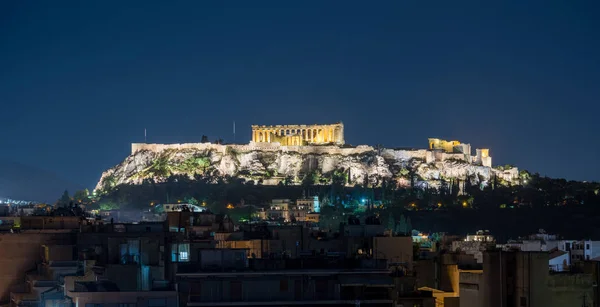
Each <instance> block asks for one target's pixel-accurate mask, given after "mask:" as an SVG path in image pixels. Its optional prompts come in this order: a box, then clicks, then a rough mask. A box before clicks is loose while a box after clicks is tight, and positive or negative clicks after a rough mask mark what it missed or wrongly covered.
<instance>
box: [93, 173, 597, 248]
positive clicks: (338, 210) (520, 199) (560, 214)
mask: <svg viewBox="0 0 600 307" xmlns="http://www.w3.org/2000/svg"><path fill="white" fill-rule="evenodd" d="M599 191H600V184H599V183H587V182H579V181H567V180H564V179H552V178H547V177H541V176H539V175H537V174H534V175H528V176H527V178H526V180H524V181H523V184H521V185H505V184H503V183H502V182H498V181H496V180H492V181H491V182H489V184H487V185H486V186H485V187H481V186H479V185H471V184H470V183H469V181H468V180H466V181H459V180H448V181H444V180H442V182H441V184H440V187H439V188H437V189H434V188H429V187H427V185H425V187H423V185H420V187H419V188H416V187H398V186H396V185H395V184H394V183H393V182H387V181H382V182H380V183H379V185H378V186H376V187H372V186H369V185H368V184H366V185H364V186H363V185H357V186H354V187H345V186H344V185H343V183H342V182H335V181H334V182H333V183H332V184H330V185H312V184H303V185H291V184H286V182H285V181H282V182H281V183H280V184H279V185H276V186H266V185H262V184H260V183H256V182H253V181H245V180H244V179H240V178H234V177H226V178H216V179H215V178H211V177H201V176H197V177H196V178H194V179H190V178H188V177H187V176H171V177H169V178H168V179H167V180H166V181H165V182H160V183H157V182H154V181H153V180H144V182H143V183H142V184H140V185H119V186H116V187H113V188H111V189H109V190H106V191H103V192H102V193H101V194H100V195H98V201H97V204H99V206H100V207H101V208H104V209H110V208H129V209H134V208H139V209H142V208H149V206H151V204H159V203H175V202H188V203H194V204H200V205H203V206H206V207H208V208H209V209H211V210H212V211H214V212H217V213H225V212H230V211H228V209H227V206H228V205H232V206H234V207H239V206H248V205H252V207H261V206H264V205H266V204H268V203H270V201H271V200H272V199H275V198H289V199H292V200H293V199H297V198H301V197H303V196H319V199H320V200H321V203H322V205H321V206H322V218H323V219H327V218H328V216H331V215H340V214H342V213H344V214H363V212H364V210H365V208H372V209H371V210H372V211H373V212H374V213H378V214H379V215H380V216H381V217H382V220H383V221H384V222H385V220H386V219H387V218H388V216H393V217H394V218H396V219H398V217H399V216H400V215H406V216H409V217H411V219H412V225H413V227H414V228H416V229H419V230H422V231H445V232H452V233H459V234H460V233H467V232H474V231H476V230H478V229H489V230H490V231H492V232H494V233H495V234H497V235H498V236H500V238H514V237H516V236H519V235H526V234H528V233H532V232H535V231H537V230H538V229H539V228H543V229H545V230H546V231H549V232H556V233H558V234H561V235H564V236H571V237H572V236H576V237H577V238H579V237H586V238H596V237H600V230H599V229H597V227H596V226H595V225H600V223H598V221H600V219H598V218H597V216H600V195H599V194H600V193H599Z"/></svg>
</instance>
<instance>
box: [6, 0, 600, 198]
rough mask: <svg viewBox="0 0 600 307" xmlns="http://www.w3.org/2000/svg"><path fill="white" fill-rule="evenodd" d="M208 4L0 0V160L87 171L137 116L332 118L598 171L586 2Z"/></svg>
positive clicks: (175, 122)
mask: <svg viewBox="0 0 600 307" xmlns="http://www.w3.org/2000/svg"><path fill="white" fill-rule="evenodd" d="M153 2H156V3H153ZM208 2H209V1H193V2H192V1H190V2H188V3H185V4H184V3H179V4H176V5H175V4H172V3H171V1H139V2H135V1H72V2H71V1H19V0H7V1H1V2H0V38H1V41H0V106H1V109H0V111H1V115H2V116H1V118H2V122H1V127H2V128H1V129H0V149H1V150H0V159H2V160H6V161H16V162H19V163H23V164H26V165H29V166H32V167H35V168H41V169H45V170H48V171H51V172H53V173H56V174H57V175H58V176H60V177H62V178H66V179H67V180H69V181H71V182H76V183H79V184H82V185H84V186H87V187H93V186H94V185H95V184H96V182H97V180H98V179H99V177H100V174H101V172H102V171H104V170H105V169H107V168H109V167H112V166H114V165H116V164H118V163H119V162H121V161H122V160H123V159H124V158H125V157H126V156H127V155H128V154H129V152H130V143H132V142H143V140H144V128H147V129H148V141H149V142H157V143H175V142H198V141H200V138H201V136H202V135H203V134H206V135H208V136H209V138H210V139H211V140H214V139H215V138H218V137H221V138H223V139H225V140H226V141H230V142H231V141H233V136H232V122H233V121H234V120H235V122H236V125H237V137H236V141H238V142H247V141H249V138H250V125H251V124H312V123H331V122H337V121H343V122H344V124H345V133H346V142H347V143H350V144H354V145H359V144H371V145H375V144H382V145H384V146H390V147H419V148H424V147H426V146H427V138H428V137H440V138H449V139H458V140H461V141H463V142H466V143H471V145H472V146H473V148H479V147H488V148H490V149H491V152H490V153H491V155H492V157H493V159H494V164H515V165H517V166H519V167H520V168H523V169H528V170H531V171H533V172H539V173H540V174H543V175H548V176H553V177H564V178H567V179H577V180H600V163H599V162H598V160H597V159H600V142H599V138H598V133H599V131H600V127H599V124H598V115H599V113H600V112H599V111H600V105H599V99H598V98H599V97H600V18H598V16H600V3H599V1H560V2H559V1H398V0H394V1H371V2H369V1H356V2H353V1H273V2H260V1H258V2H257V1H240V2H237V3H236V2H235V1H211V2H212V3H208ZM292 2H293V3H292ZM490 2H505V3H504V4H502V5H500V4H499V5H498V6H491V5H492V4H490ZM525 2H526V3H525ZM225 3H227V6H225ZM467 3H468V4H467ZM234 4H237V5H236V6H234ZM292 4H293V6H290V5H292ZM367 4H368V5H367ZM375 4H377V5H375ZM59 194H60V193H57V196H58V195H59Z"/></svg>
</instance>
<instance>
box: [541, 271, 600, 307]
mask: <svg viewBox="0 0 600 307" xmlns="http://www.w3.org/2000/svg"><path fill="white" fill-rule="evenodd" d="M548 291H549V298H550V299H549V300H548V302H547V304H548V306H549V307H554V306H556V307H562V306H583V303H584V296H585V302H587V305H586V306H595V305H592V299H593V297H594V286H593V277H592V274H556V275H550V276H549V277H548Z"/></svg>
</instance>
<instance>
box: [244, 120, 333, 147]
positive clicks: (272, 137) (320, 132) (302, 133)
mask: <svg viewBox="0 0 600 307" xmlns="http://www.w3.org/2000/svg"><path fill="white" fill-rule="evenodd" d="M252 142H254V143H280V144H281V145H284V146H301V145H309V144H337V145H343V144H344V124H342V123H336V124H330V125H275V126H265V125H262V126H259V125H252Z"/></svg>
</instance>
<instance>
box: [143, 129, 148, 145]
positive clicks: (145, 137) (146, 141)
mask: <svg viewBox="0 0 600 307" xmlns="http://www.w3.org/2000/svg"><path fill="white" fill-rule="evenodd" d="M144 143H148V134H147V133H146V128H144Z"/></svg>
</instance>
